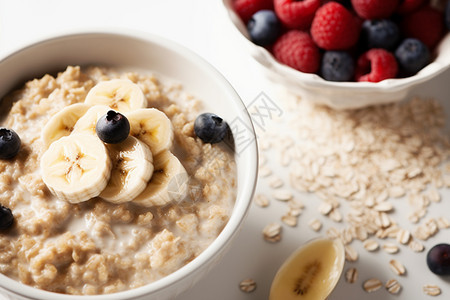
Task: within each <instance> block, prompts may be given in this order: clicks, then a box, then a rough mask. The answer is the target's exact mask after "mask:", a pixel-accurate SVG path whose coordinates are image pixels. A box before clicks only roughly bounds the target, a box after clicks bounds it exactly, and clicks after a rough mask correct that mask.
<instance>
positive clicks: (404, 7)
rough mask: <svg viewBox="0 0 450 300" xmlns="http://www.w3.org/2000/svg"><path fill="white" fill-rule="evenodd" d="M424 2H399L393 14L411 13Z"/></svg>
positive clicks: (406, 0) (410, 0)
mask: <svg viewBox="0 0 450 300" xmlns="http://www.w3.org/2000/svg"><path fill="white" fill-rule="evenodd" d="M424 2H425V0H400V4H399V5H398V7H397V9H396V10H395V12H397V13H399V14H401V15H406V14H409V13H412V12H413V11H415V10H416V9H418V8H419V7H420V6H421V5H422V4H423V3H424Z"/></svg>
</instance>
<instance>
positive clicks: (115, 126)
mask: <svg viewBox="0 0 450 300" xmlns="http://www.w3.org/2000/svg"><path fill="white" fill-rule="evenodd" d="M95 131H96V132H97V135H98V137H99V138H100V139H101V140H102V141H104V142H105V143H108V144H118V143H120V142H122V141H124V140H125V139H126V138H127V137H128V134H129V133H130V122H128V119H127V118H126V117H125V116H124V115H122V114H121V113H119V112H116V111H114V110H110V111H108V112H107V113H106V115H104V116H102V117H101V118H100V119H99V120H98V122H97V125H96V126H95Z"/></svg>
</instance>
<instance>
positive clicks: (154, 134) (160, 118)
mask: <svg viewBox="0 0 450 300" xmlns="http://www.w3.org/2000/svg"><path fill="white" fill-rule="evenodd" d="M126 117H127V118H128V121H129V122H130V135H132V136H135V137H137V138H138V139H140V140H141V141H144V142H145V143H146V144H147V145H148V146H149V147H150V150H151V151H152V153H153V155H158V154H159V153H160V152H161V151H164V150H166V149H170V147H172V143H173V127H172V122H170V120H169V118H168V117H167V116H166V114H165V113H163V112H162V111H160V110H158V109H156V108H143V109H138V110H135V111H132V112H129V113H127V114H126Z"/></svg>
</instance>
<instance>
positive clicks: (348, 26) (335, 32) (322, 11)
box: [311, 2, 361, 50]
mask: <svg viewBox="0 0 450 300" xmlns="http://www.w3.org/2000/svg"><path fill="white" fill-rule="evenodd" d="M360 30H361V22H360V21H359V20H358V19H357V18H356V17H355V16H354V15H352V14H351V13H350V11H348V10H347V9H346V8H345V7H344V6H342V5H341V4H339V3H337V2H328V3H327V4H325V5H323V6H322V7H320V8H319V9H318V10H317V12H316V15H315V17H314V19H313V22H312V25H311V35H312V38H313V39H314V41H315V42H316V44H317V46H319V47H320V48H323V49H326V50H345V49H349V48H351V47H352V46H354V45H355V44H356V42H357V41H358V36H359V32H360Z"/></svg>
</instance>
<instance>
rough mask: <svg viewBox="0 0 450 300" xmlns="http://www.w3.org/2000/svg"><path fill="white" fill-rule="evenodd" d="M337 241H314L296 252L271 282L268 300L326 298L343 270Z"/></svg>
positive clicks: (339, 245)
mask: <svg viewBox="0 0 450 300" xmlns="http://www.w3.org/2000/svg"><path fill="white" fill-rule="evenodd" d="M344 252H345V251H344V246H343V245H342V242H340V241H339V240H330V239H316V240H313V241H311V242H309V243H307V244H306V245H304V246H302V247H300V248H299V249H298V250H296V251H295V252H294V253H293V254H292V255H291V256H289V258H288V259H287V260H286V261H285V262H284V263H283V265H282V266H281V267H280V269H279V270H278V272H277V274H276V275H275V278H274V279H273V282H272V286H271V288H270V296H269V300H307V299H311V300H318V299H326V298H327V297H328V295H329V294H330V293H331V291H332V290H333V289H334V287H335V286H336V284H337V282H338V280H339V277H340V276H341V274H342V269H343V268H344V262H345V255H344Z"/></svg>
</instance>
